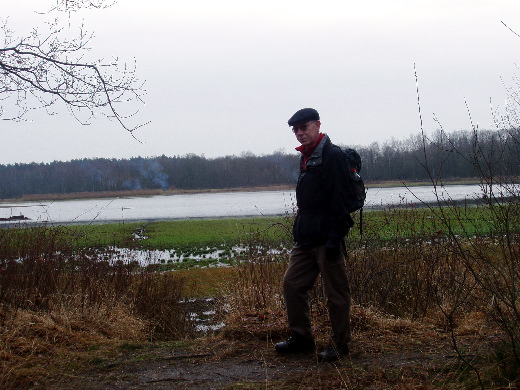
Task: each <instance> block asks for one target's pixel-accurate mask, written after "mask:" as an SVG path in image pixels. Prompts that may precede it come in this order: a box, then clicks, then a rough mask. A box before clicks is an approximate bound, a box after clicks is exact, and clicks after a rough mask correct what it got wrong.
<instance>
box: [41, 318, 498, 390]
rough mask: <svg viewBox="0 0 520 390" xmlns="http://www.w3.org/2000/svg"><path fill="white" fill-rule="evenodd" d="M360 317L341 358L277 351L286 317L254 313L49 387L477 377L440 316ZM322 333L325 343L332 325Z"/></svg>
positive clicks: (442, 384) (132, 351) (474, 331)
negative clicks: (431, 319) (426, 319)
mask: <svg viewBox="0 0 520 390" xmlns="http://www.w3.org/2000/svg"><path fill="white" fill-rule="evenodd" d="M475 324H476V323H475ZM353 325H354V330H355V331H354V341H353V342H352V344H351V350H352V352H351V354H350V356H348V357H346V358H344V359H343V360H341V361H339V362H335V363H319V362H318V361H317V359H316V354H315V353H310V354H301V355H279V354H277V353H276V352H275V351H274V343H276V342H278V341H280V340H283V339H284V338H285V337H286V333H285V331H284V330H283V329H284V327H283V318H279V317H277V318H269V316H265V315H260V314H252V315H249V316H246V317H244V318H243V319H242V322H241V323H240V324H239V325H234V326H233V327H231V328H229V327H228V328H226V329H225V330H224V331H222V332H221V333H220V334H218V335H216V336H212V337H206V338H200V339H197V340H195V341H190V342H177V343H167V344H164V343H163V344H161V343H156V344H147V345H142V344H141V345H138V346H135V347H134V348H128V347H126V348H122V349H121V350H120V351H119V352H118V353H117V355H116V356H112V357H111V358H106V359H105V360H103V361H98V362H97V364H91V365H90V366H88V367H84V368H80V369H77V370H75V371H73V372H67V373H65V372H64V373H61V374H60V375H58V376H55V377H54V379H53V380H52V381H51V382H49V383H47V384H46V385H45V386H44V387H42V388H49V389H57V390H63V389H74V390H94V389H95V390H100V389H107V390H108V389H121V390H130V389H150V390H152V389H153V390H158V389H204V390H208V389H455V388H461V389H462V388H465V387H464V386H463V384H462V383H464V382H463V381H461V379H463V378H467V377H471V373H468V372H467V370H462V369H461V365H460V360H459V359H458V356H457V354H456V353H455V352H454V350H453V347H452V343H451V337H450V334H449V333H447V332H444V331H442V330H440V329H438V328H437V327H436V326H435V325H433V324H424V323H412V322H409V321H404V320H399V319H388V318H375V317H373V316H370V315H367V314H366V313H364V312H363V311H358V312H357V313H355V315H354V316H353ZM316 333H317V342H318V346H323V344H324V343H325V342H326V336H325V333H326V330H325V329H323V330H319V329H318V330H317V332H316ZM458 342H459V345H460V348H461V351H462V352H463V354H464V356H465V357H466V358H467V359H469V360H471V359H472V356H475V355H474V354H473V352H472V351H474V350H475V348H478V350H479V352H482V348H487V346H488V345H489V344H490V343H492V342H493V337H492V336H490V333H489V332H487V331H486V332H483V331H482V328H481V327H479V326H473V325H472V326H470V327H466V328H465V329H463V332H462V333H461V334H460V335H459V338H458ZM457 383H461V384H460V385H457ZM466 384H467V381H466Z"/></svg>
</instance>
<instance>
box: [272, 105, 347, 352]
mask: <svg viewBox="0 0 520 390" xmlns="http://www.w3.org/2000/svg"><path fill="white" fill-rule="evenodd" d="M288 124H289V126H292V130H293V132H294V134H295V135H296V139H297V140H298V141H299V142H300V144H301V146H299V147H298V148H296V150H298V151H299V152H300V153H301V154H302V155H301V159H300V176H299V179H298V184H297V186H296V204H297V207H298V212H297V215H296V219H295V221H294V226H293V236H294V241H295V245H294V247H293V249H292V252H291V259H290V261H289V267H288V269H287V271H286V273H285V276H284V280H283V288H284V297H285V304H286V309H287V319H288V323H289V328H290V329H291V332H292V335H291V337H290V338H289V339H288V340H286V341H283V342H280V343H277V344H276V345H275V349H276V351H277V352H279V353H302V352H310V351H313V350H314V349H315V342H314V338H313V335H312V330H311V319H310V308H309V303H308V296H309V290H310V289H312V287H313V285H314V283H315V281H316V279H317V277H318V275H319V274H320V273H321V275H322V279H323V284H324V288H325V293H326V296H327V307H328V312H329V318H330V324H331V327H332V337H331V342H330V344H329V345H327V347H326V348H325V349H324V350H323V351H322V352H320V353H318V359H319V360H320V361H335V360H338V359H340V358H341V357H343V356H346V355H348V353H349V342H350V340H351V335H350V288H349V284H348V279H347V273H346V269H345V255H344V250H343V249H344V239H345V236H346V234H347V233H348V230H349V229H350V227H352V226H353V224H354V222H353V220H352V218H351V216H350V213H349V212H348V211H347V209H346V207H345V202H344V197H345V196H346V193H345V186H346V182H345V180H344V177H345V176H344V170H345V169H348V167H347V166H346V162H345V158H344V156H343V155H342V153H343V151H342V150H341V149H340V148H339V147H337V146H336V145H334V144H332V142H331V141H330V139H329V137H328V136H327V135H326V134H323V133H321V132H320V126H321V122H320V116H319V113H318V111H316V110H315V109H312V108H303V109H301V110H299V111H297V112H296V113H295V114H294V115H293V116H292V117H291V118H290V119H289V121H288Z"/></svg>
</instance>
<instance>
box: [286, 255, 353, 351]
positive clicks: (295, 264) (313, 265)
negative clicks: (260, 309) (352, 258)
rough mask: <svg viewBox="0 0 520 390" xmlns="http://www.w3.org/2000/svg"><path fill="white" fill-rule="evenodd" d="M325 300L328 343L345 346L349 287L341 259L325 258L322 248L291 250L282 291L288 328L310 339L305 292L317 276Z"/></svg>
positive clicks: (348, 330) (306, 295)
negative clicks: (319, 277)
mask: <svg viewBox="0 0 520 390" xmlns="http://www.w3.org/2000/svg"><path fill="white" fill-rule="evenodd" d="M320 273H321V276H322V279H323V288H324V290H325V295H326V297H327V308H328V312H329V319H330V325H331V328H332V342H334V343H335V344H336V345H338V346H344V345H348V343H349V342H350V340H351V332H350V287H349V283H348V277H347V271H346V268H345V256H344V254H343V252H341V253H340V254H339V255H338V256H337V258H335V259H329V260H327V259H326V258H325V246H324V245H323V246H316V247H310V248H301V247H298V246H295V247H294V248H293V249H292V251H291V259H290V261H289V267H288V269H287V271H286V272H285V276H284V280H283V290H284V297H285V305H286V309H287V319H288V322H289V328H290V329H291V331H292V332H293V333H296V334H298V335H300V336H302V337H306V338H311V337H313V333H312V328H311V316H310V307H309V291H310V290H311V289H312V288H313V286H314V283H315V282H316V279H317V278H318V276H319V275H320Z"/></svg>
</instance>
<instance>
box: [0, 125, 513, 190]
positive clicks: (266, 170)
mask: <svg viewBox="0 0 520 390" xmlns="http://www.w3.org/2000/svg"><path fill="white" fill-rule="evenodd" d="M331 137H332V140H334V138H333V136H332V135H331ZM519 141H520V129H508V130H495V131H489V130H479V131H457V132H453V133H450V134H447V133H444V132H442V131H437V132H436V133H434V134H433V135H431V136H428V137H423V136H421V134H417V135H413V136H410V137H409V138H407V139H405V140H395V139H391V140H389V141H385V142H384V143H381V144H380V143H377V142H376V143H373V144H371V145H369V146H354V147H355V148H356V149H357V150H358V152H359V153H360V154H361V157H362V161H363V167H362V170H361V174H362V176H363V178H364V179H365V181H366V182H370V181H383V180H403V181H420V180H428V179H429V178H430V177H431V176H433V177H436V178H439V177H441V178H442V179H443V180H449V179H455V178H469V177H475V176H479V173H478V172H476V169H475V166H474V162H475V159H478V160H479V161H480V162H481V163H482V162H483V163H484V165H485V166H486V167H489V168H490V169H491V172H490V174H492V175H497V176H498V175H500V176H503V175H507V176H520V166H519V157H518V156H520V142H519ZM341 146H345V147H346V145H341ZM351 146H353V145H351ZM298 161H299V155H298V153H297V152H296V151H295V152H294V153H291V154H286V153H283V152H275V153H273V154H269V155H262V156H257V155H254V154H251V153H243V154H241V155H240V156H225V157H218V158H205V157H204V156H199V155H194V154H188V155H185V156H176V157H167V156H164V155H163V156H160V157H149V158H142V157H136V158H130V159H105V158H97V159H82V160H72V161H68V162H59V161H55V162H52V163H31V164H9V165H0V198H4V199H6V198H17V197H21V196H23V195H30V194H63V193H74V192H103V191H128V190H138V189H165V190H166V189H179V190H198V189H201V190H202V189H222V188H238V187H263V186H274V185H293V184H295V183H296V180H297V177H298ZM427 168H428V169H427Z"/></svg>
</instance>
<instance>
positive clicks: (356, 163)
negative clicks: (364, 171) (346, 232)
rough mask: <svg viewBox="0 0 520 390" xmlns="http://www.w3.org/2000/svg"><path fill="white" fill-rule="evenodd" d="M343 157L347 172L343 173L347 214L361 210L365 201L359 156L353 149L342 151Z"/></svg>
mask: <svg viewBox="0 0 520 390" xmlns="http://www.w3.org/2000/svg"><path fill="white" fill-rule="evenodd" d="M342 150H343V153H344V155H345V160H346V163H347V168H348V172H346V173H345V176H346V178H345V182H346V184H347V185H346V191H347V196H346V199H345V201H346V207H347V210H348V212H349V213H353V212H354V211H358V210H362V208H363V205H364V204H365V199H366V196H367V194H366V189H365V183H363V179H362V178H361V176H359V171H361V156H360V155H359V153H358V152H357V151H356V150H354V149H342Z"/></svg>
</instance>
